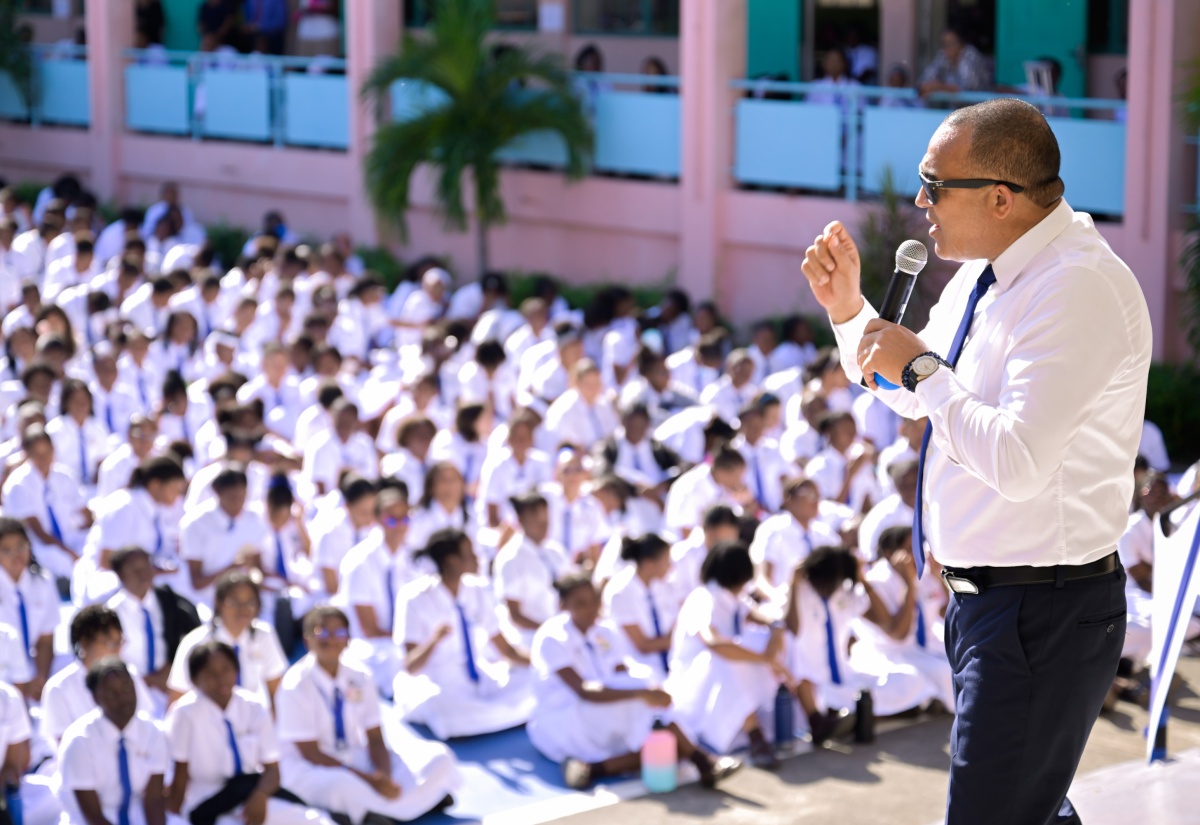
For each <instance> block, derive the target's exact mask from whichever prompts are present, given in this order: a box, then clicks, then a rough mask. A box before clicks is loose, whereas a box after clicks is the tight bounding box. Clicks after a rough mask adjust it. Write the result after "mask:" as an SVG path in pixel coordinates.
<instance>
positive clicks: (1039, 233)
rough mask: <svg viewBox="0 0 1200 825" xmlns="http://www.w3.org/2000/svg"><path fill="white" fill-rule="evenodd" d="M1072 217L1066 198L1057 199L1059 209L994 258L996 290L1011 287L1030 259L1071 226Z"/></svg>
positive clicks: (1055, 208)
mask: <svg viewBox="0 0 1200 825" xmlns="http://www.w3.org/2000/svg"><path fill="white" fill-rule="evenodd" d="M1074 217H1075V212H1074V210H1072V209H1071V207H1070V206H1068V205H1067V201H1066V200H1065V199H1060V200H1059V202H1058V206H1056V207H1054V209H1053V210H1052V211H1051V212H1050V214H1049V215H1047V216H1046V217H1044V218H1042V219H1041V221H1039V222H1038V223H1037V224H1036V225H1035V226H1033V227H1032V228H1031V229H1029V231H1027V232H1026V233H1025V234H1024V235H1022V236H1021V237H1019V238H1017V239H1016V240H1015V241H1013V242H1012V243H1011V244H1010V245H1009V247H1008V248H1007V249H1005V250H1004V251H1003V252H1001V253H1000V254H999V255H997V256H996V259H995V260H994V261H992V272H993V273H995V275H996V287H997V291H998V292H1004V291H1005V290H1006V289H1008V288H1009V287H1010V286H1012V285H1013V282H1015V281H1016V280H1017V277H1018V276H1019V275H1020V274H1021V271H1022V270H1024V269H1025V267H1026V266H1027V265H1028V264H1029V262H1030V261H1031V260H1033V257H1034V256H1035V255H1037V254H1038V253H1039V252H1041V251H1042V250H1043V249H1045V248H1046V247H1047V246H1049V245H1050V244H1051V242H1053V241H1054V239H1055V238H1057V237H1058V236H1059V235H1061V234H1062V233H1063V232H1064V231H1065V230H1066V228H1067V227H1068V226H1070V225H1071V221H1072V220H1073V219H1074Z"/></svg>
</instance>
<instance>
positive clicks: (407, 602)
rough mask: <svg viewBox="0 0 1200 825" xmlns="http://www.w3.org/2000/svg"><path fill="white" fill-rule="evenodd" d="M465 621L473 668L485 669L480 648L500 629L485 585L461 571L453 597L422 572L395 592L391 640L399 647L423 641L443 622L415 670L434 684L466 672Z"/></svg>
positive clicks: (494, 606) (455, 679)
mask: <svg viewBox="0 0 1200 825" xmlns="http://www.w3.org/2000/svg"><path fill="white" fill-rule="evenodd" d="M460 608H461V610H462V615H461V616H460V615H459V609H460ZM464 622H466V627H467V630H468V632H469V633H470V636H471V650H472V657H473V659H474V661H475V666H476V669H477V670H478V671H479V672H481V673H482V672H484V671H485V669H486V667H485V661H484V660H485V654H484V651H485V649H486V648H487V646H488V645H489V644H490V642H491V640H492V639H493V638H495V636H496V634H497V633H499V632H500V623H499V620H498V618H497V614H496V599H495V596H493V595H492V588H491V586H490V584H489V583H488V582H486V581H485V580H483V579H482V578H480V577H479V576H472V575H467V576H463V577H462V579H460V580H459V584H458V595H457V596H455V595H452V594H451V593H450V591H449V589H447V587H446V585H445V584H443V583H442V580H441V579H440V578H438V577H437V576H424V577H422V578H420V579H418V580H416V581H414V582H413V583H411V584H410V585H408V586H407V587H405V588H404V589H403V590H402V591H401V592H400V597H399V601H398V607H397V611H396V627H395V632H394V634H393V641H395V643H396V646H397V647H399V648H401V649H403V648H404V646H405V645H406V644H414V645H423V644H425V643H426V642H428V641H429V640H430V639H431V638H433V634H434V633H435V632H437V629H438V628H439V627H441V626H442V625H446V626H448V627H449V628H450V634H449V635H448V636H446V637H445V638H444V639H442V640H441V641H440V642H438V644H437V645H436V646H435V647H434V648H433V652H432V653H431V654H430V655H429V658H428V660H426V662H425V666H424V667H422V668H421V670H420V672H421V673H423V674H425V675H427V676H429V677H430V678H431V679H432V680H433V681H434V682H437V683H439V684H440V683H442V682H444V681H454V682H461V681H463V680H462V679H460V678H455V677H459V676H462V675H464V674H465V673H466V672H467V648H466V645H465V644H464V636H463V623H464Z"/></svg>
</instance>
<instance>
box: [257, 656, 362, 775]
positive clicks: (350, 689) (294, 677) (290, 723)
mask: <svg viewBox="0 0 1200 825" xmlns="http://www.w3.org/2000/svg"><path fill="white" fill-rule="evenodd" d="M335 689H336V690H337V691H338V692H340V693H341V696H342V720H343V730H344V732H345V738H344V740H342V741H341V742H339V741H338V740H337V737H336V735H335V727H334V703H335V699H336V696H335V693H334V691H335ZM275 715H276V720H277V722H276V730H277V731H278V732H279V741H280V751H281V753H282V758H283V759H285V760H286V759H297V760H302V759H303V757H302V756H301V755H300V751H299V750H298V749H297V748H296V745H295V743H297V742H316V743H317V748H318V749H319V750H320V751H321V753H323V754H325V755H326V756H332V757H333V758H334V759H337V760H339V761H340V762H342V763H343V764H349V763H350V762H351V761H353V760H354V758H355V756H356V755H357V752H359V751H361V750H362V749H364V748H366V746H367V732H368V731H371V730H373V729H375V728H378V727H379V726H380V725H381V724H382V721H383V717H382V712H381V710H380V706H379V694H378V693H376V692H375V680H374V677H373V676H372V675H371V673H370V672H369V671H368V670H367V669H366V668H365V667H362V666H360V665H358V664H356V663H352V662H347V661H344V660H343V661H341V662H339V663H338V670H337V675H336V676H333V677H331V676H330V675H329V674H328V673H326V672H325V670H324V669H322V668H321V666H320V665H318V664H317V659H316V657H315V656H313V655H312V654H311V653H310V654H308V655H307V656H305V657H304V658H303V659H301V660H300V661H299V662H297V663H296V664H294V665H292V667H291V668H290V669H289V670H288V672H287V673H286V674H285V675H284V677H283V681H282V682H281V683H280V685H279V691H278V692H277V693H276V694H275Z"/></svg>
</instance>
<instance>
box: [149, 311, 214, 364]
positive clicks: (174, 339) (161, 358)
mask: <svg viewBox="0 0 1200 825" xmlns="http://www.w3.org/2000/svg"><path fill="white" fill-rule="evenodd" d="M199 332H200V331H199V325H198V324H197V323H196V319H195V318H194V317H192V314H191V313H190V312H187V311H186V310H181V309H177V310H175V311H173V312H171V314H170V315H169V316H167V325H166V329H165V330H164V331H163V333H162V336H161V337H160V338H159V339H158V340H157V341H155V342H154V346H153V348H152V349H151V352H150V357H151V358H154V359H155V360H156V361H157V362H158V371H159V373H160V374H162V375H166V374H167V373H168V372H171V371H174V372H177V373H179V375H180V377H181V378H183V380H184V381H188V382H191V381H195V380H197V379H198V378H201V377H203V372H204V367H203V364H202V357H203V355H202V352H201V349H200V338H199Z"/></svg>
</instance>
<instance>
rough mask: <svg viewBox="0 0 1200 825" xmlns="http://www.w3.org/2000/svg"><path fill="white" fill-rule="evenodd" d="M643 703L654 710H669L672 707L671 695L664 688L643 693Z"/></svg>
mask: <svg viewBox="0 0 1200 825" xmlns="http://www.w3.org/2000/svg"><path fill="white" fill-rule="evenodd" d="M642 701H644V702H645V703H646V704H647V705H649V706H650V707H652V708H669V707H671V694H669V693H667V692H666V691H665V690H663V689H662V688H651V689H650V690H644V691H642Z"/></svg>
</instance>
